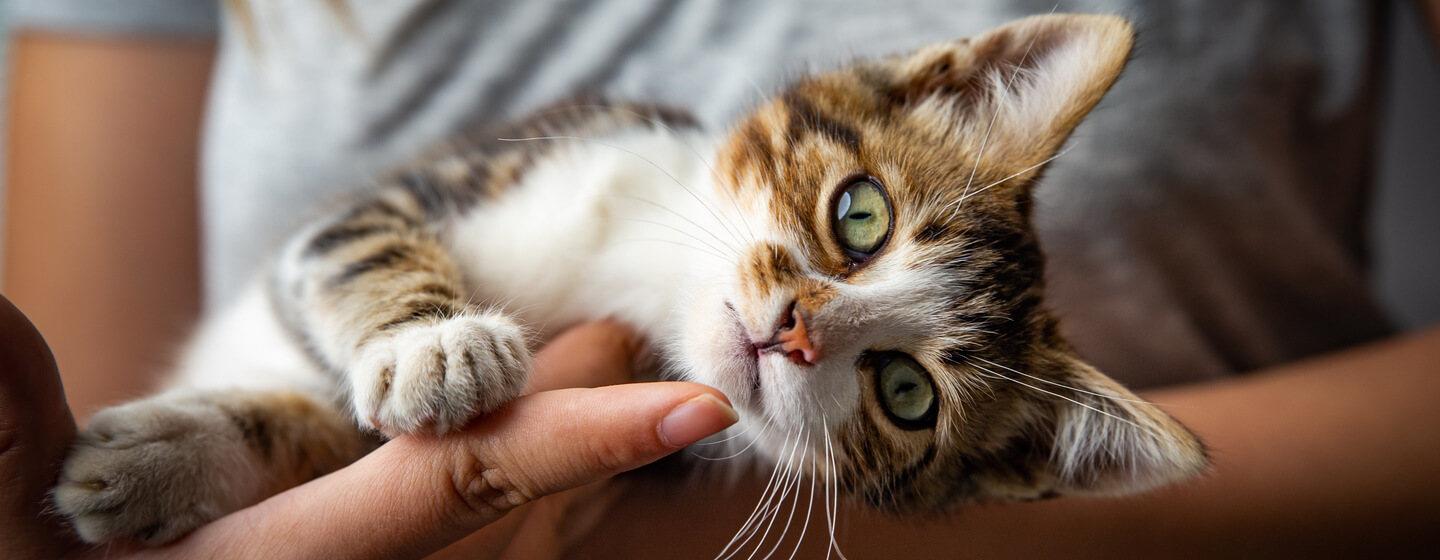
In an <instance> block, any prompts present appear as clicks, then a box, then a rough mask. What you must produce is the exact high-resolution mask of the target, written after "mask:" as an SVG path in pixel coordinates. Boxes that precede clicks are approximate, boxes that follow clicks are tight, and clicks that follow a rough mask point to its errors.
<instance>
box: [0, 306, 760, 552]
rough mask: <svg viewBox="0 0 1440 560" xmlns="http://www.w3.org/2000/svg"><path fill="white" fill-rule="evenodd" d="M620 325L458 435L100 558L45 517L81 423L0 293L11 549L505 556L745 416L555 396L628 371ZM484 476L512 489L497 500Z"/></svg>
mask: <svg viewBox="0 0 1440 560" xmlns="http://www.w3.org/2000/svg"><path fill="white" fill-rule="evenodd" d="M615 332H616V331H615V329H614V327H607V326H604V325H590V326H586V327H581V328H578V329H575V330H572V331H570V332H569V333H567V334H565V335H562V336H561V337H560V338H558V339H557V340H556V341H554V342H553V343H552V344H551V345H550V346H548V347H547V348H546V349H545V350H544V351H542V352H541V353H540V354H539V355H537V357H536V373H535V377H536V379H538V380H539V381H537V383H536V385H535V386H534V388H535V389H537V390H540V391H541V392H539V393H535V394H533V395H530V396H527V397H522V398H521V399H518V400H517V401H515V402H514V403H512V404H511V405H509V406H507V407H505V408H504V409H502V410H501V411H498V412H496V413H495V414H492V415H490V416H487V417H485V418H484V419H482V420H480V421H478V422H476V423H474V424H472V425H471V426H470V427H469V428H468V429H466V430H465V431H464V432H462V433H461V434H458V435H456V436H454V437H444V438H439V437H412V436H407V437H401V438H397V439H395V440H392V441H391V442H389V443H388V444H386V445H384V446H382V447H381V448H380V449H378V450H377V451H375V452H373V453H371V454H370V455H368V456H366V457H365V458H363V459H361V460H360V461H358V462H356V463H355V464H353V465H351V466H349V467H346V468H344V469H342V470H340V471H337V472H335V473H332V474H330V475H327V476H325V477H323V478H321V479H318V480H316V481H313V482H311V483H308V484H305V485H302V486H299V487H297V488H294V489H292V490H290V491H288V492H285V493H282V494H280V495H278V496H275V497H273V498H271V499H269V500H266V501H265V502H262V503H260V504H258V505H256V506H253V507H251V508H247V509H245V510H241V511H239V512H236V513H234V514H231V515H229V516H226V517H224V518H221V519H219V520H217V521H215V522H214V523H211V524H210V525H207V526H205V527H202V528H201V529H199V530H198V531H196V532H195V533H192V534H191V535H189V536H187V537H185V538H183V539H181V540H180V541H177V542H176V543H174V544H172V545H170V546H167V547H163V548H158V549H134V548H128V547H125V546H123V545H120V546H106V547H102V548H98V549H95V548H88V547H86V545H83V544H82V543H79V542H78V541H77V540H75V538H74V537H73V536H70V535H69V534H68V533H67V532H66V530H65V529H64V528H63V527H61V526H60V525H59V524H58V522H57V520H56V518H55V516H53V515H46V514H44V513H43V512H44V511H45V506H44V496H45V493H46V491H48V489H49V488H51V487H53V485H54V481H55V478H56V476H57V474H58V472H57V471H58V468H59V463H60V460H61V459H62V458H63V456H64V453H65V449H66V448H67V444H68V441H69V440H70V439H71V438H73V437H74V434H75V425H74V422H73V420H72V419H71V417H70V414H69V411H68V410H67V409H66V407H65V405H64V398H63V394H61V386H60V383H59V382H58V381H59V378H58V376H57V374H56V371H55V363H54V361H53V359H51V357H50V355H49V353H48V351H46V350H45V346H44V341H43V340H42V339H41V338H40V335H39V333H38V332H37V331H35V330H34V329H33V327H31V325H30V323H29V322H28V321H26V320H25V318H24V316H23V315H21V314H20V313H19V311H18V310H16V309H15V308H14V307H13V306H11V305H10V304H9V302H8V301H6V300H4V299H3V298H0V363H3V364H4V366H5V367H4V369H3V370H0V374H3V376H0V537H3V539H0V540H3V541H4V542H5V543H6V554H7V555H11V554H13V555H15V556H14V557H16V558H59V557H89V556H101V557H107V558H117V557H125V558H141V557H173V558H197V557H215V556H225V557H249V558H266V559H274V558H307V557H310V558H313V557H343V558H395V557H419V556H423V555H425V554H427V553H429V552H432V551H435V550H438V549H440V548H441V547H443V546H445V545H446V544H447V543H449V542H451V541H454V540H458V539H460V538H462V537H465V536H466V535H468V534H471V533H472V532H474V531H476V530H479V529H481V528H482V527H484V528H485V530H483V531H479V533H477V534H476V535H475V536H474V537H472V538H471V539H467V544H470V545H472V546H475V547H477V548H472V549H471V550H472V551H473V552H479V553H483V555H484V556H486V557H498V556H500V555H501V554H502V553H504V552H505V551H506V550H507V547H508V546H509V544H510V538H511V537H512V536H513V535H515V534H519V533H522V532H524V531H527V526H528V525H529V523H528V521H530V520H531V519H533V518H536V517H538V514H537V511H538V510H537V507H536V506H545V505H547V504H548V502H550V501H553V498H547V499H545V500H539V501H535V500H538V499H539V498H541V497H543V496H547V495H549V494H553V493H556V492H559V491H561V490H565V489H568V488H574V487H578V486H581V485H583V484H585V483H588V482H593V481H597V480H601V479H604V478H608V477H609V476H611V475H614V474H616V473H618V472H621V471H624V470H628V469H631V468H635V467H638V466H640V465H643V464H646V463H649V462H651V461H654V460H655V459H658V458H660V457H662V456H664V455H667V454H669V453H671V452H673V451H674V450H676V449H678V448H679V447H681V446H683V445H686V444H688V443H689V442H690V441H694V440H697V439H699V438H701V437H704V436H707V435H709V434H711V433H714V432H716V431H718V430H720V429H723V428H724V427H725V426H728V425H729V424H730V423H731V422H733V421H734V417H733V411H731V410H730V409H729V407H728V406H727V405H725V404H723V402H722V399H723V397H720V396H719V393H718V392H716V391H714V390H713V389H709V388H706V387H702V386H699V385H694V384H688V383H654V384H643V385H628V386H620V387H602V388H598V389H583V390H581V389H572V390H564V391H561V390H550V391H547V390H546V389H551V388H553V387H557V386H563V385H566V384H569V383H571V382H573V381H576V380H581V379H583V380H586V381H587V382H590V383H594V382H607V381H615V380H618V379H623V378H625V377H626V376H627V373H628V370H629V367H628V366H629V362H630V359H629V353H630V352H631V351H632V350H633V345H631V344H628V343H626V341H627V340H628V338H626V337H624V336H618V337H617V336H615ZM677 412H678V413H679V415H678V416H674V415H672V414H675V413H677ZM481 465H483V466H484V467H485V468H483V469H482V468H480V466H481ZM481 472H483V473H485V476H484V478H478V477H477V475H478V474H479V473H481ZM482 480H483V481H489V482H490V483H491V484H493V486H490V487H489V488H507V489H508V490H509V491H508V492H505V493H504V494H503V495H504V499H500V497H501V496H500V494H497V493H494V492H486V491H485V489H486V488H487V486H486V485H484V484H482V483H481V482H482ZM476 498H488V499H490V500H495V501H487V500H484V499H476ZM572 499H574V498H573V497H572ZM497 504H498V505H499V506H501V507H498V508H497V507H494V506H495V505H497ZM520 504H529V505H520ZM510 506H518V508H517V509H514V510H513V511H512V510H511V509H510ZM507 513H508V514H509V515H507ZM502 517H503V519H502ZM542 521H544V520H542ZM7 557H10V556H7Z"/></svg>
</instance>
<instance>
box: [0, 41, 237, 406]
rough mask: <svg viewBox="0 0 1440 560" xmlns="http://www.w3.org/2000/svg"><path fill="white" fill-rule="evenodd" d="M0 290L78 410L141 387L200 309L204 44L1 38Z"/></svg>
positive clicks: (207, 47) (207, 54)
mask: <svg viewBox="0 0 1440 560" xmlns="http://www.w3.org/2000/svg"><path fill="white" fill-rule="evenodd" d="M11 48H12V49H13V50H12V53H11V61H12V63H11V76H10V81H11V89H10V94H9V99H8V107H7V111H8V113H7V118H6V123H7V127H8V130H7V131H6V132H7V138H8V139H9V140H8V141H7V143H6V144H7V157H6V177H5V180H6V191H7V192H6V195H7V197H8V200H7V201H6V204H5V212H6V214H7V215H6V219H5V220H4V222H5V226H6V232H5V235H4V242H5V247H4V251H3V254H4V258H5V267H4V273H5V277H4V287H5V293H6V295H7V296H9V297H10V298H12V299H13V300H15V301H16V302H17V303H18V304H19V305H20V306H22V307H24V308H25V309H26V311H27V312H28V313H29V315H30V317H31V318H32V319H33V320H34V321H35V323H36V324H37V325H39V326H40V328H41V329H42V330H43V331H45V333H46V337H47V339H48V341H49V343H50V346H51V348H52V349H53V350H54V352H55V356H56V359H57V360H58V361H59V363H60V366H61V367H60V371H61V372H62V375H63V376H64V379H65V385H66V386H67V387H68V388H69V393H68V397H69V402H70V407H71V409H72V410H74V411H75V414H76V416H77V417H78V418H79V419H80V420H81V421H82V422H83V421H84V419H85V418H86V417H88V416H89V415H90V413H92V412H94V411H96V410H98V409H99V408H100V407H101V406H102V405H105V404H113V402H114V399H116V398H117V397H119V398H124V397H127V396H134V395H138V394H142V393H143V392H145V391H146V390H148V389H149V386H150V381H151V379H152V378H153V375H154V374H155V373H156V372H158V371H160V370H161V368H160V366H161V364H164V363H166V361H167V359H168V358H169V356H170V355H171V353H172V352H173V344H174V341H175V340H177V339H178V338H180V336H181V335H182V334H184V333H185V331H186V330H187V329H189V328H191V326H192V325H193V324H194V322H195V320H196V319H197V317H198V316H199V306H200V297H199V287H200V283H199V282H200V281H199V260H198V252H197V243H198V237H199V234H198V229H197V223H196V214H197V210H196V208H197V202H196V177H197V169H196V166H197V159H198V157H197V143H198V139H199V134H200V117H201V113H202V111H203V109H202V107H203V103H204V96H205V91H206V88H207V86H208V82H209V69H210V64H211V59H212V58H213V56H214V45H213V41H212V40H210V39H206V38H196V37H186V38H176V37H171V38H139V37H131V36H92V35H82V34H78V33H57V32H51V31H33V30H21V31H20V32H19V33H17V35H15V36H13V37H12V41H11Z"/></svg>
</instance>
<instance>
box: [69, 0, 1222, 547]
mask: <svg viewBox="0 0 1440 560" xmlns="http://www.w3.org/2000/svg"><path fill="white" fill-rule="evenodd" d="M1131 40H1132V30H1131V28H1130V26H1129V25H1128V24H1127V23H1125V22H1124V21H1123V20H1121V19H1120V18H1117V17H1112V16H1078V15H1061V16H1042V17H1034V18H1029V19H1025V20H1021V21H1017V22H1014V23H1012V24H1009V25H1006V26H1003V27H1000V28H997V29H995V30H992V31H990V32H987V33H985V34H983V35H980V36H978V37H975V38H973V39H962V40H958V41H954V42H950V43H944V44H939V45H934V46H931V47H927V48H924V49H921V50H919V51H917V52H915V53H912V54H909V55H906V56H899V57H894V58H889V59H884V60H862V61H859V62H856V63H854V64H852V65H850V66H848V67H846V68H842V69H840V70H837V71H833V72H830V73H824V74H818V75H814V76H809V77H805V78H801V79H800V80H798V81H797V82H795V83H794V84H793V85H791V86H789V87H788V88H787V89H784V90H783V92H782V93H781V94H780V95H779V96H777V97H775V98H773V99H770V100H768V101H767V102H765V103H764V104H763V105H761V106H760V107H759V108H758V109H757V110H756V111H754V112H753V113H752V114H750V115H748V116H747V117H745V118H744V119H742V120H741V121H739V122H738V123H737V124H735V125H734V126H733V127H732V128H731V130H729V131H728V132H727V133H725V134H722V135H714V134H710V133H707V132H706V131H703V130H700V129H698V127H696V126H695V125H694V124H693V123H691V122H689V121H688V120H687V119H686V118H684V117H683V116H682V115H679V114H678V113H675V112H671V111H667V110H663V109H659V108H656V107H649V106H639V105H625V104H615V105H591V106H581V107H569V108H560V109H555V110H552V111H548V112H544V113H542V114H540V115H538V116H537V117H535V118H533V119H532V120H531V121H528V122H523V123H519V124H517V125H515V126H514V127H512V129H510V130H504V131H500V132H499V133H495V132H493V131H492V132H490V133H487V134H484V135H480V134H477V135H472V136H469V137H459V138H456V139H454V140H452V141H450V142H448V143H446V144H444V145H442V146H439V147H438V148H436V149H434V150H432V151H431V152H430V153H428V154H426V155H424V156H423V157H422V158H420V160H419V161H418V162H417V163H416V164H414V165H412V166H410V167H407V168H405V169H403V170H401V171H399V172H398V173H395V174H393V175H391V176H389V177H388V178H385V179H384V180H383V181H382V182H381V185H380V186H379V188H377V189H376V190H374V191H373V193H372V194H370V195H369V196H367V197H364V198H362V199H359V200H356V201H354V202H353V204H350V205H349V206H348V207H346V208H343V209H342V210H341V211H339V212H336V213H334V214H332V215H330V216H329V217H328V218H326V219H324V220H321V221H317V222H316V223H314V224H313V225H312V226H310V227H308V228H306V229H305V230H303V231H301V232H300V233H299V234H298V235H296V236H295V237H294V238H293V240H292V241H291V242H290V243H289V244H288V245H287V246H286V247H285V248H284V250H283V252H282V253H281V254H280V255H279V256H278V257H277V258H276V259H275V261H274V263H273V266H272V268H271V270H270V271H269V272H268V274H267V276H265V280H264V281H262V282H257V283H256V284H255V285H254V286H253V288H252V289H251V290H250V291H249V292H248V293H247V294H246V295H245V296H244V298H243V300H242V301H240V302H239V304H238V305H236V306H235V307H233V308H232V309H230V310H229V311H227V312H225V313H224V314H222V315H219V316H217V317H214V318H212V319H210V320H209V321H207V323H206V324H205V325H204V326H203V328H202V329H201V331H200V332H199V334H198V336H197V338H196V340H195V341H194V342H193V343H192V345H191V347H190V348H189V351H188V352H187V353H186V354H185V356H184V357H183V360H182V364H181V367H180V368H179V371H178V375H177V376H176V377H175V380H174V384H173V386H172V388H171V389H169V390H167V391H165V392H163V393H161V394H159V395H155V396H152V397H150V398H147V399H144V400H140V401H137V402H132V403H129V404H126V405H123V406H118V407H115V408H111V409H107V410H105V411H102V412H100V413H99V414H97V415H96V416H95V417H94V418H93V420H92V421H91V424H90V429H89V430H88V431H87V432H85V433H84V434H83V435H82V436H81V438H80V440H79V442H78V443H77V444H76V446H75V448H74V450H73V451H72V453H71V455H70V457H69V458H68V460H67V461H66V463H65V467H64V476H63V479H62V481H61V483H60V485H59V486H58V487H57V488H56V489H55V492H54V498H55V503H56V505H57V507H58V509H59V511H60V512H62V513H63V514H65V515H66V516H68V517H69V518H70V519H71V520H72V521H73V523H74V526H75V528H76V529H77V530H78V531H79V533H80V535H81V536H83V537H84V538H85V539H86V540H89V541H92V542H102V541H106V540H109V539H115V538H121V537H126V538H134V539H138V540H140V541H143V542H146V543H151V544H159V543H164V542H167V541H170V540H172V539H175V538H177V537H179V536H180V535H182V534H184V533H186V532H187V531H190V530H192V529H194V528H195V527H197V526H199V525H201V524H204V523H206V522H207V521H210V520H212V519H215V518H216V517H218V516H220V515H223V514H225V513H227V512H230V511H233V510H236V509H238V508H242V507H244V506H247V505H249V504H253V503H256V502H258V501H259V500H262V499H264V498H265V497H267V496H270V495H272V494H274V493H276V492H279V491H281V490H283V489H285V488H287V487H290V486H292V485H295V484H298V483H300V482H303V481H305V480H308V479H311V478H314V477H316V476H319V475H322V474H324V473H326V472H329V471H331V470H334V469H337V468H339V467H341V466H343V465H345V464H347V463H349V462H351V461H353V460H355V459H356V458H358V457H360V456H361V455H363V454H364V453H366V452H367V451H368V450H369V449H371V448H372V446H373V443H371V442H372V439H371V438H368V437H367V434H373V433H375V432H380V433H383V434H386V435H391V436H393V435H397V434H405V433H413V432H435V433H444V432H449V431H451V430H455V429H457V428H459V427H461V426H463V425H464V424H466V422H468V421H469V420H471V419H472V418H475V417H476V416H478V415H483V414H485V413H487V412H489V411H491V410H494V409H495V408H496V407H499V406H501V405H503V404H505V403H506V402H507V401H509V400H510V399H512V398H514V397H515V396H517V395H518V394H519V393H520V391H521V390H522V388H523V387H524V386H525V384H526V381H527V375H528V373H527V372H528V369H529V364H530V362H529V359H530V353H531V351H532V349H534V348H535V347H536V346H537V345H539V344H541V343H543V341H545V340H546V339H547V338H548V337H549V336H551V335H552V334H553V333H555V332H556V331H558V330H559V329H560V328H563V327H564V326H566V325H571V324H574V323H576V322H579V321H584V320H590V319H599V318H607V317H608V318H615V319H618V320H620V321H623V322H625V323H628V324H630V325H633V326H634V327H635V328H637V329H639V331H640V332H642V333H644V334H645V336H646V337H647V338H648V340H650V341H651V343H652V344H653V346H654V350H655V352H656V354H657V355H658V356H659V358H660V362H661V364H662V369H663V370H664V372H665V373H666V375H667V376H669V377H673V378H678V379H684V380H690V381H696V382H700V383H705V384H708V385H712V386H714V387H716V388H718V389H720V390H721V391H723V392H724V393H725V394H726V396H728V397H729V399H730V400H731V401H732V402H733V403H734V404H735V405H736V407H737V409H738V410H739V411H740V412H741V420H740V423H739V424H737V425H736V426H735V427H733V428H732V429H731V430H732V431H731V432H730V433H731V434H732V435H733V437H734V439H733V441H732V442H731V443H732V444H734V445H736V446H737V448H741V449H744V448H753V450H755V452H756V453H757V454H758V455H759V456H761V457H762V458H763V460H765V461H769V462H774V463H776V464H777V468H786V469H799V470H800V471H802V472H804V473H805V474H807V475H809V476H812V477H816V478H819V479H822V480H825V481H827V482H829V483H831V484H834V485H836V486H837V487H838V488H839V489H841V490H842V491H843V492H845V493H847V494H849V495H851V496H853V497H855V498H858V499H861V500H864V501H867V502H869V503H872V504H874V505H875V506H877V507H880V508H882V509H885V510H889V511H896V512H908V511H920V510H934V509H937V508H946V507H951V506H954V505H957V504H960V503H962V502H964V501H966V500H972V499H1036V498H1044V497H1049V496H1055V495H1061V494H1089V495H1116V494H1125V493H1130V492H1138V491H1142V490H1146V489H1149V488H1153V487H1155V486H1158V485H1162V484H1166V483H1169V482H1172V481H1176V480H1179V479H1182V478H1185V477H1188V476H1191V475H1193V474H1195V473H1197V472H1199V471H1200V470H1201V469H1203V468H1204V466H1205V464H1206V460H1205V456H1204V452H1203V449H1202V447H1201V444H1200V443H1199V442H1198V441H1197V439H1196V438H1195V437H1194V436H1193V435H1191V434H1190V433H1189V432H1188V431H1186V430H1185V428H1183V427H1182V426H1180V425H1179V424H1178V423H1177V422H1175V421H1174V420H1173V419H1171V418H1170V417H1168V416H1167V415H1165V414H1164V413H1162V412H1160V411H1159V410H1157V409H1156V408H1154V407H1153V406H1151V405H1149V404H1146V403H1144V402H1142V401H1140V400H1138V399H1137V398H1136V397H1135V396H1134V395H1132V394H1131V393H1130V392H1128V391H1127V390H1125V389H1124V388H1122V387H1120V386H1119V385H1117V384H1116V383H1115V382H1114V381H1112V380H1110V379H1109V378H1107V377H1105V376H1104V375H1102V374H1100V373H1099V372H1097V371H1096V370H1094V369H1092V368H1091V367H1090V366H1088V365H1086V364H1085V363H1084V362H1082V361H1081V360H1080V359H1079V358H1078V357H1076V355H1075V354H1074V353H1073V352H1072V351H1071V349H1070V347H1069V346H1068V345H1067V344H1066V342H1065V341H1064V340H1063V339H1062V338H1061V336H1060V335H1059V334H1058V331H1057V325H1056V319H1055V318H1054V317H1053V316H1052V315H1050V314H1048V313H1047V312H1046V310H1045V309H1044V306H1043V304H1042V285H1041V279H1042V277H1043V274H1042V269H1043V261H1042V258H1041V253H1040V248H1039V246H1038V245H1037V242H1036V235H1035V232H1034V231H1033V229H1032V228H1031V225H1030V210H1031V206H1032V195H1031V191H1032V188H1033V186H1034V184H1035V182H1036V181H1037V180H1038V178H1039V176H1040V174H1041V171H1042V170H1043V169H1044V166H1045V164H1046V163H1047V162H1049V161H1050V160H1051V159H1052V158H1053V157H1054V156H1055V154H1056V151H1057V150H1058V149H1059V148H1060V146H1061V144H1062V143H1064V141H1065V139H1066V138H1067V137H1068V135H1069V134H1070V131H1071V130H1072V129H1073V128H1074V127H1075V126H1076V124H1078V122H1079V121H1080V119H1081V118H1082V117H1083V116H1084V115H1085V114H1086V113H1087V112H1088V111H1089V110H1090V109H1091V108H1092V107H1093V106H1094V105H1095V104H1096V102H1098V101H1099V100H1100V98H1101V96H1102V95H1103V94H1104V93H1105V91H1106V90H1107V89H1108V88H1109V87H1110V84H1111V83H1112V82H1113V81H1114V80H1115V78H1116V77H1117V76H1118V74H1119V73H1120V71H1121V68H1122V67H1123V66H1124V64H1125V61H1126V58H1127V56H1128V53H1129V51H1130V46H1131ZM497 138H499V139H509V140H516V141H508V142H507V141H504V140H497ZM522 139H525V140H524V141H519V140H522Z"/></svg>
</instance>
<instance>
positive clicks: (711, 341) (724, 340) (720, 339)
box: [678, 298, 761, 413]
mask: <svg viewBox="0 0 1440 560" xmlns="http://www.w3.org/2000/svg"><path fill="white" fill-rule="evenodd" d="M706 299H708V298H706ZM678 353H679V356H678V357H679V358H680V360H679V361H680V362H681V363H683V364H684V365H685V367H684V368H683V370H684V371H683V374H682V375H683V376H684V377H685V378H686V380H687V381H694V382H696V383H701V384H705V385H709V386H711V387H714V388H716V389H719V390H720V391H721V392H722V393H725V396H726V397H727V398H729V399H730V402H731V404H734V405H735V406H736V407H737V408H739V409H740V410H741V412H744V413H755V412H757V411H758V408H759V407H760V406H761V404H760V403H761V399H760V389H761V387H760V365H759V363H758V362H757V360H756V358H757V356H756V353H755V349H754V346H753V345H751V343H750V336H749V334H748V333H747V332H746V331H745V327H744V326H743V325H741V324H740V320H739V317H738V316H737V315H736V314H735V313H734V310H733V308H731V307H729V306H727V305H726V303H725V301H724V300H723V299H721V298H715V299H714V300H713V301H707V302H705V304H701V305H696V306H695V307H694V308H693V309H692V311H691V313H690V316H689V317H687V318H686V320H685V327H684V336H683V337H682V338H681V340H680V344H679V349H678Z"/></svg>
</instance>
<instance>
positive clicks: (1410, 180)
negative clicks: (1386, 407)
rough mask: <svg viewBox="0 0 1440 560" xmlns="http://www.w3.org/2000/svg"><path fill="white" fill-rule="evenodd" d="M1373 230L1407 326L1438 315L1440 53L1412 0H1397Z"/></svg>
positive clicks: (1385, 277)
mask: <svg viewBox="0 0 1440 560" xmlns="http://www.w3.org/2000/svg"><path fill="white" fill-rule="evenodd" d="M1396 4H1397V6H1396V7H1397V8H1398V9H1396V10H1393V12H1395V13H1394V15H1393V17H1394V18H1395V19H1396V21H1393V22H1391V23H1392V25H1391V37H1390V53H1389V54H1390V69H1389V70H1390V72H1389V76H1388V77H1387V78H1386V82H1387V83H1386V84H1385V85H1386V87H1387V89H1388V90H1389V91H1388V92H1387V93H1386V99H1385V107H1383V109H1382V110H1383V111H1384V117H1383V118H1384V121H1383V128H1382V129H1381V137H1380V157H1379V158H1378V161H1377V162H1376V163H1377V164H1378V166H1379V176H1378V182H1379V185H1380V190H1379V197H1378V200H1376V201H1375V212H1374V222H1373V224H1374V225H1373V227H1372V231H1373V233H1374V241H1375V253H1374V256H1375V265H1376V268H1375V287H1376V291H1377V292H1378V293H1379V296H1380V298H1381V300H1382V301H1384V302H1385V304H1386V307H1387V308H1389V310H1390V313H1391V314H1392V315H1393V316H1394V318H1395V321H1396V322H1397V323H1398V324H1399V325H1400V326H1401V327H1405V328H1412V329H1413V328H1416V327H1420V326H1423V325H1429V324H1434V323H1437V322H1440V60H1437V56H1436V53H1437V52H1440V48H1436V47H1435V45H1434V43H1433V42H1431V41H1430V39H1431V38H1430V37H1429V36H1428V34H1427V33H1426V30H1425V28H1424V25H1423V24H1422V23H1421V20H1420V15H1419V14H1418V13H1417V8H1416V6H1415V5H1414V3H1412V2H1396Z"/></svg>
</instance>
